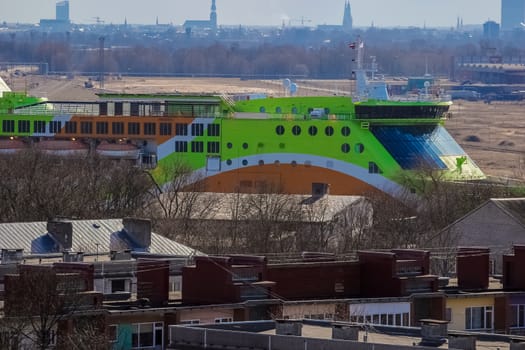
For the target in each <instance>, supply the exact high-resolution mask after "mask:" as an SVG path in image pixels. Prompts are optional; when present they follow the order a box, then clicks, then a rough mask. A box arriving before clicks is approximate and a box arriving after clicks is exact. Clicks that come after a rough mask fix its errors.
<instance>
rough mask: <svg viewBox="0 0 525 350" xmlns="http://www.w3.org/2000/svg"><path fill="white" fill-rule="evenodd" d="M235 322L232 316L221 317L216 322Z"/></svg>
mask: <svg viewBox="0 0 525 350" xmlns="http://www.w3.org/2000/svg"><path fill="white" fill-rule="evenodd" d="M228 322H233V319H232V318H231V317H219V318H216V319H215V323H228Z"/></svg>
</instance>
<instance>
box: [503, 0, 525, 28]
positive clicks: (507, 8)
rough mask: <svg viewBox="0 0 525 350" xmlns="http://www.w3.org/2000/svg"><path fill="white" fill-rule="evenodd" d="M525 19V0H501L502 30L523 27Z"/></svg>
mask: <svg viewBox="0 0 525 350" xmlns="http://www.w3.org/2000/svg"><path fill="white" fill-rule="evenodd" d="M524 21H525V0H501V30H505V31H508V30H512V29H516V28H520V27H521V23H523V22H524Z"/></svg>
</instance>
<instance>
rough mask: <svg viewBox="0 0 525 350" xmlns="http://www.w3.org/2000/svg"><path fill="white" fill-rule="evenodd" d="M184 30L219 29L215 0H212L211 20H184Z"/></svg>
mask: <svg viewBox="0 0 525 350" xmlns="http://www.w3.org/2000/svg"><path fill="white" fill-rule="evenodd" d="M183 27H184V30H185V31H186V32H191V31H193V30H198V31H202V30H212V31H215V30H217V6H216V5H215V0H211V11H210V19H209V20H187V21H186V22H184V25H183Z"/></svg>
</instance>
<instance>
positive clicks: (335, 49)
mask: <svg viewBox="0 0 525 350" xmlns="http://www.w3.org/2000/svg"><path fill="white" fill-rule="evenodd" d="M290 33H293V34H290ZM359 34H362V35H363V37H364V38H366V40H367V42H366V57H367V60H368V58H369V57H370V56H374V57H375V58H376V60H377V63H378V66H379V71H380V73H382V74H389V75H397V76H420V75H423V74H424V73H426V72H429V73H431V74H434V75H443V76H450V73H451V69H452V64H451V62H452V58H453V57H455V56H471V57H472V56H483V55H487V54H488V53H490V54H494V52H495V51H494V50H496V48H498V50H499V51H498V52H499V53H501V54H503V55H511V56H520V55H523V51H522V50H521V49H520V46H519V45H520V40H517V41H516V42H510V43H509V42H505V43H504V42H498V43H490V42H486V41H484V40H483V39H468V38H464V37H460V38H458V35H460V34H457V33H455V32H452V33H451V34H450V35H449V36H444V37H440V38H437V37H436V36H435V34H434V33H432V32H430V33H425V32H423V33H419V32H418V33H416V34H414V33H408V34H410V36H407V35H408V34H407V33H401V32H400V33H396V31H395V30H394V31H388V30H380V29H374V30H372V29H371V30H368V31H366V32H363V33H355V34H352V36H351V37H350V38H349V37H348V35H345V36H343V35H341V34H339V35H335V34H334V35H332V36H331V35H330V34H326V35H325V34H322V33H321V32H308V31H306V32H304V31H303V32H301V31H290V32H287V31H284V32H282V33H280V34H279V35H277V34H274V35H275V36H274V37H272V38H269V39H264V40H263V39H262V38H254V39H253V40H248V39H247V38H245V39H244V40H243V39H242V38H241V39H238V40H235V39H229V40H226V39H228V38H227V37H226V38H225V39H224V40H219V39H213V38H208V39H202V40H198V39H194V40H189V39H175V34H173V33H170V32H167V33H163V34H161V35H158V36H151V37H150V36H146V35H145V34H144V36H141V35H139V33H125V32H116V33H113V34H108V35H107V37H105V44H104V45H105V50H104V59H103V63H102V60H101V57H100V56H101V55H100V51H99V48H100V46H99V44H100V43H99V40H100V34H99V35H95V34H93V33H91V34H89V33H86V34H79V33H74V34H71V33H69V32H68V33H55V34H48V33H38V32H34V31H31V32H20V33H11V34H10V35H7V34H3V35H0V62H2V61H4V62H5V61H13V62H47V63H48V64H49V69H50V70H51V71H56V72H64V73H73V74H74V73H75V72H93V73H95V72H100V71H104V72H107V73H122V74H181V75H182V74H186V75H201V74H202V75H208V76H210V75H223V76H224V75H227V76H274V77H275V76H280V77H283V76H302V77H307V78H348V77H350V76H351V72H352V70H353V69H354V64H353V62H352V61H353V59H355V52H354V50H351V49H349V47H348V43H349V41H351V40H355V36H356V35H359ZM323 35H325V36H323ZM454 35H455V36H454ZM325 37H329V38H331V39H330V40H323V38H325ZM396 38H397V39H396ZM307 39H310V40H307ZM489 49H490V50H492V51H490V50H489ZM489 51H490V52H489Z"/></svg>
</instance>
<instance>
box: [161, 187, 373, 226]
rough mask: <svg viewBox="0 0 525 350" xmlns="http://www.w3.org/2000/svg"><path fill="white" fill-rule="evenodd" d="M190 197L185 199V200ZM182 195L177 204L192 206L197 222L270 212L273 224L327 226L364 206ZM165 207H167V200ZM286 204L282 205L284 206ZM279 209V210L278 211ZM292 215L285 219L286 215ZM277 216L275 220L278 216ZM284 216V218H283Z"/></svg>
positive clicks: (357, 200) (358, 201) (354, 201)
mask: <svg viewBox="0 0 525 350" xmlns="http://www.w3.org/2000/svg"><path fill="white" fill-rule="evenodd" d="M187 195H188V196H190V197H188V198H187V197H186V196H187ZM194 196H195V195H194V194H191V193H190V194H187V193H185V192H182V193H180V194H179V199H180V200H179V202H184V201H185V200H187V201H188V202H192V211H191V215H192V217H191V218H192V219H197V220H233V219H234V215H235V214H236V215H239V213H240V214H241V215H242V216H243V219H249V218H253V217H258V215H260V213H259V211H260V210H259V209H263V210H267V211H268V212H272V210H273V211H274V212H273V213H272V214H279V215H281V216H282V217H278V218H277V219H276V220H277V221H283V220H285V221H299V222H329V221H331V220H333V219H334V218H335V217H336V216H337V215H338V214H339V213H341V212H342V211H344V210H345V209H348V208H349V207H351V206H355V205H361V206H367V204H366V201H365V199H364V197H362V196H334V195H324V196H310V195H298V194H281V195H278V194H253V193H214V192H204V193H199V195H198V197H194ZM161 199H162V200H167V202H166V203H165V204H166V206H169V205H170V200H171V199H169V198H164V197H161ZM285 203H286V204H285ZM279 208H281V209H279ZM292 213H293V214H295V215H293V216H291V217H290V216H289V215H290V214H292ZM279 215H278V216H279ZM287 215H288V216H287Z"/></svg>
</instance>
